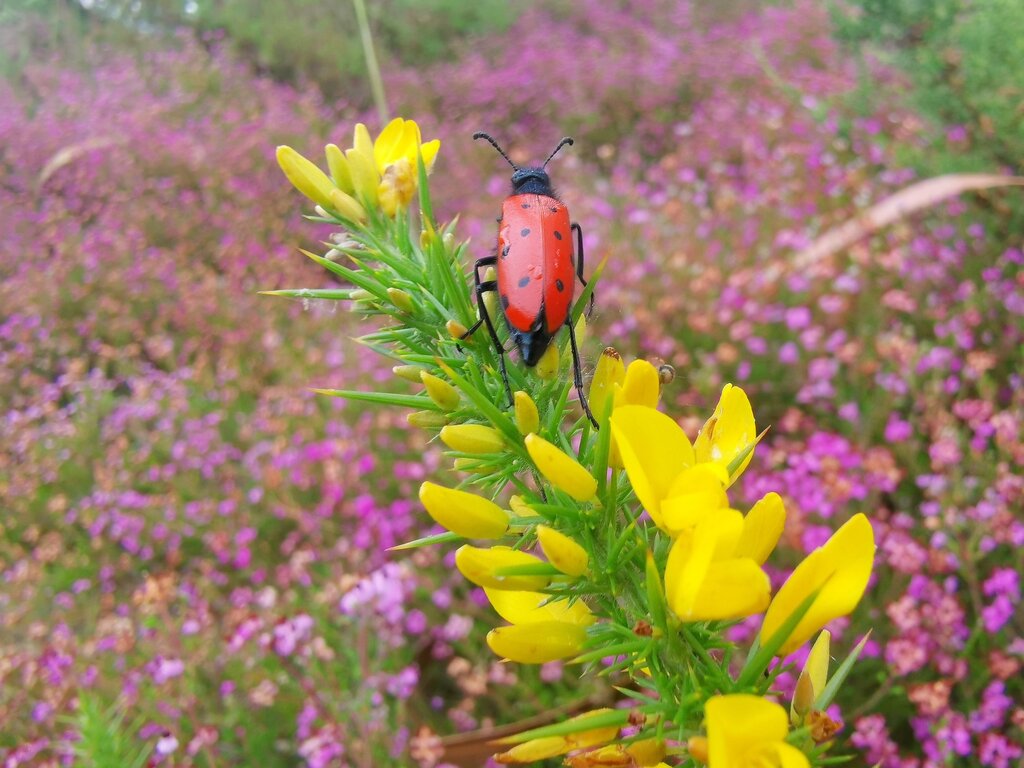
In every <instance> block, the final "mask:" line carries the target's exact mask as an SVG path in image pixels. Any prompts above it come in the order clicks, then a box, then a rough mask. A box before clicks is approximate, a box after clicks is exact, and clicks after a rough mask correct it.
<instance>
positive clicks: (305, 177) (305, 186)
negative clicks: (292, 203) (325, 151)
mask: <svg viewBox="0 0 1024 768" xmlns="http://www.w3.org/2000/svg"><path fill="white" fill-rule="evenodd" d="M277 164H278V165H279V166H281V170H282V171H284V175H285V176H286V177H287V178H288V181H290V182H291V183H292V186H293V187H295V188H296V189H297V190H299V192H301V193H302V194H304V195H305V196H306V197H308V198H309V199H310V200H312V201H313V202H314V203H317V204H318V205H322V206H323V207H324V208H333V207H334V204H333V203H332V202H331V192H333V191H336V190H337V187H335V186H334V182H333V181H331V180H330V178H328V176H327V174H326V173H324V172H323V171H321V170H320V169H319V168H318V167H317V166H316V164H315V163H313V162H312V161H310V160H308V159H306V158H305V157H303V156H302V155H300V154H299V153H298V152H296V151H295V150H294V149H292V148H291V147H289V146H285V145H282V146H280V147H278V148H277Z"/></svg>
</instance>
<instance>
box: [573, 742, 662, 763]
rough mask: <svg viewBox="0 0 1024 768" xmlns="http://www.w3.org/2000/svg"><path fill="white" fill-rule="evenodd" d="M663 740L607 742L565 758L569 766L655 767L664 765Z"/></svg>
mask: <svg viewBox="0 0 1024 768" xmlns="http://www.w3.org/2000/svg"><path fill="white" fill-rule="evenodd" d="M663 757H665V742H664V741H663V740H662V739H641V740H640V741H634V742H632V743H631V744H608V745H606V746H603V747H599V748H597V749H591V750H588V751H586V752H581V753H580V754H578V755H572V756H570V757H567V758H566V759H565V764H566V765H568V766H569V768H655V767H656V766H659V765H664V763H662V762H661V760H662V758H663Z"/></svg>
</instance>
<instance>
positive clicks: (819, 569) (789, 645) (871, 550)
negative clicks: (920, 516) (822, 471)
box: [761, 513, 875, 656]
mask: <svg viewBox="0 0 1024 768" xmlns="http://www.w3.org/2000/svg"><path fill="white" fill-rule="evenodd" d="M874 557H875V536H874V532H873V531H872V530H871V523H869V522H868V519H867V518H866V517H865V516H864V515H863V514H860V513H858V514H856V515H854V516H853V517H851V518H850V519H849V520H848V521H847V522H846V523H845V524H844V525H843V526H842V527H841V528H840V529H839V530H838V531H836V532H835V533H834V534H832V537H831V538H830V539H829V540H828V541H827V542H825V544H824V545H822V546H821V547H819V548H818V549H816V550H814V551H813V552H811V554H809V555H808V556H807V557H806V558H805V559H804V560H803V562H801V563H800V564H799V565H798V566H797V567H796V569H795V570H794V571H793V573H792V574H791V575H790V577H789V578H788V579H787V580H786V583H785V584H783V585H782V588H781V589H780V590H779V592H778V594H777V595H775V599H774V600H772V604H771V606H770V607H769V608H768V612H767V613H766V614H765V617H764V624H763V625H762V627H761V644H762V645H763V644H765V643H766V642H768V641H769V640H770V639H771V637H772V635H774V634H775V632H777V631H778V630H779V628H780V627H781V626H782V625H783V624H784V623H785V622H786V619H787V618H789V617H790V616H791V615H792V614H793V613H794V612H795V611H796V609H797V608H799V607H800V605H801V603H803V602H804V600H806V599H807V598H808V597H810V596H811V595H812V594H814V593H817V597H816V598H815V599H814V602H813V603H812V604H811V607H810V609H809V610H808V611H807V613H806V614H805V615H804V617H803V619H801V620H800V623H799V624H797V626H796V629H794V630H793V633H792V634H791V635H790V636H789V638H787V640H786V642H784V643H783V644H782V647H781V648H780V649H779V655H780V656H785V655H787V654H789V653H792V652H793V651H795V650H796V649H797V648H799V647H800V646H801V645H803V644H804V643H805V642H807V640H808V639H809V638H810V637H811V635H813V634H814V633H815V632H816V631H818V630H819V629H821V628H822V627H823V626H824V625H825V624H827V623H828V622H830V621H832V619H835V618H838V617H839V616H845V615H846V614H848V613H850V612H851V611H852V610H853V609H854V608H855V607H856V606H857V603H858V602H860V598H861V596H862V595H863V594H864V589H865V588H866V587H867V584H868V579H869V578H870V576H871V566H872V564H873V563H874Z"/></svg>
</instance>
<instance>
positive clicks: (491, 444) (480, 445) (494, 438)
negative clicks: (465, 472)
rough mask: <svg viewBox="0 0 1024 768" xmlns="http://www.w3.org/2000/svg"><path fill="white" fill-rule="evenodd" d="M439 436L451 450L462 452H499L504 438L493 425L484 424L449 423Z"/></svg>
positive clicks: (502, 449)
mask: <svg viewBox="0 0 1024 768" xmlns="http://www.w3.org/2000/svg"><path fill="white" fill-rule="evenodd" d="M439 437H440V438H441V442H443V443H444V444H445V445H447V446H448V447H449V448H451V449H452V450H453V451H462V452H463V453H501V452H502V451H504V450H505V438H504V437H503V436H502V434H501V432H499V431H498V430H496V429H495V428H494V427H488V426H487V425H485V424H449V425H448V426H447V427H444V428H443V429H442V430H441V432H440V435H439Z"/></svg>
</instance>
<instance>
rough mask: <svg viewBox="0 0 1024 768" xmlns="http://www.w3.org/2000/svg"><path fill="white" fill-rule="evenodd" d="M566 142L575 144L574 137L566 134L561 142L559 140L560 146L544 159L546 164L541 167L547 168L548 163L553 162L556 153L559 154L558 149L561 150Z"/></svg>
mask: <svg viewBox="0 0 1024 768" xmlns="http://www.w3.org/2000/svg"><path fill="white" fill-rule="evenodd" d="M566 144H568V145H569V146H570V147H571V146H572V144H573V141H572V137H570V136H566V137H565V138H564V139H562V140H561V141H560V142H558V146H557V147H555V149H554V151H553V152H552V153H551V154H550V155H548V159H547V160H545V161H544V165H542V166H541V168H547V167H548V163H550V162H551V158H552V157H554V156H555V155H557V154H558V150H560V149H561V148H562V147H564V146H565V145H566Z"/></svg>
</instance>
